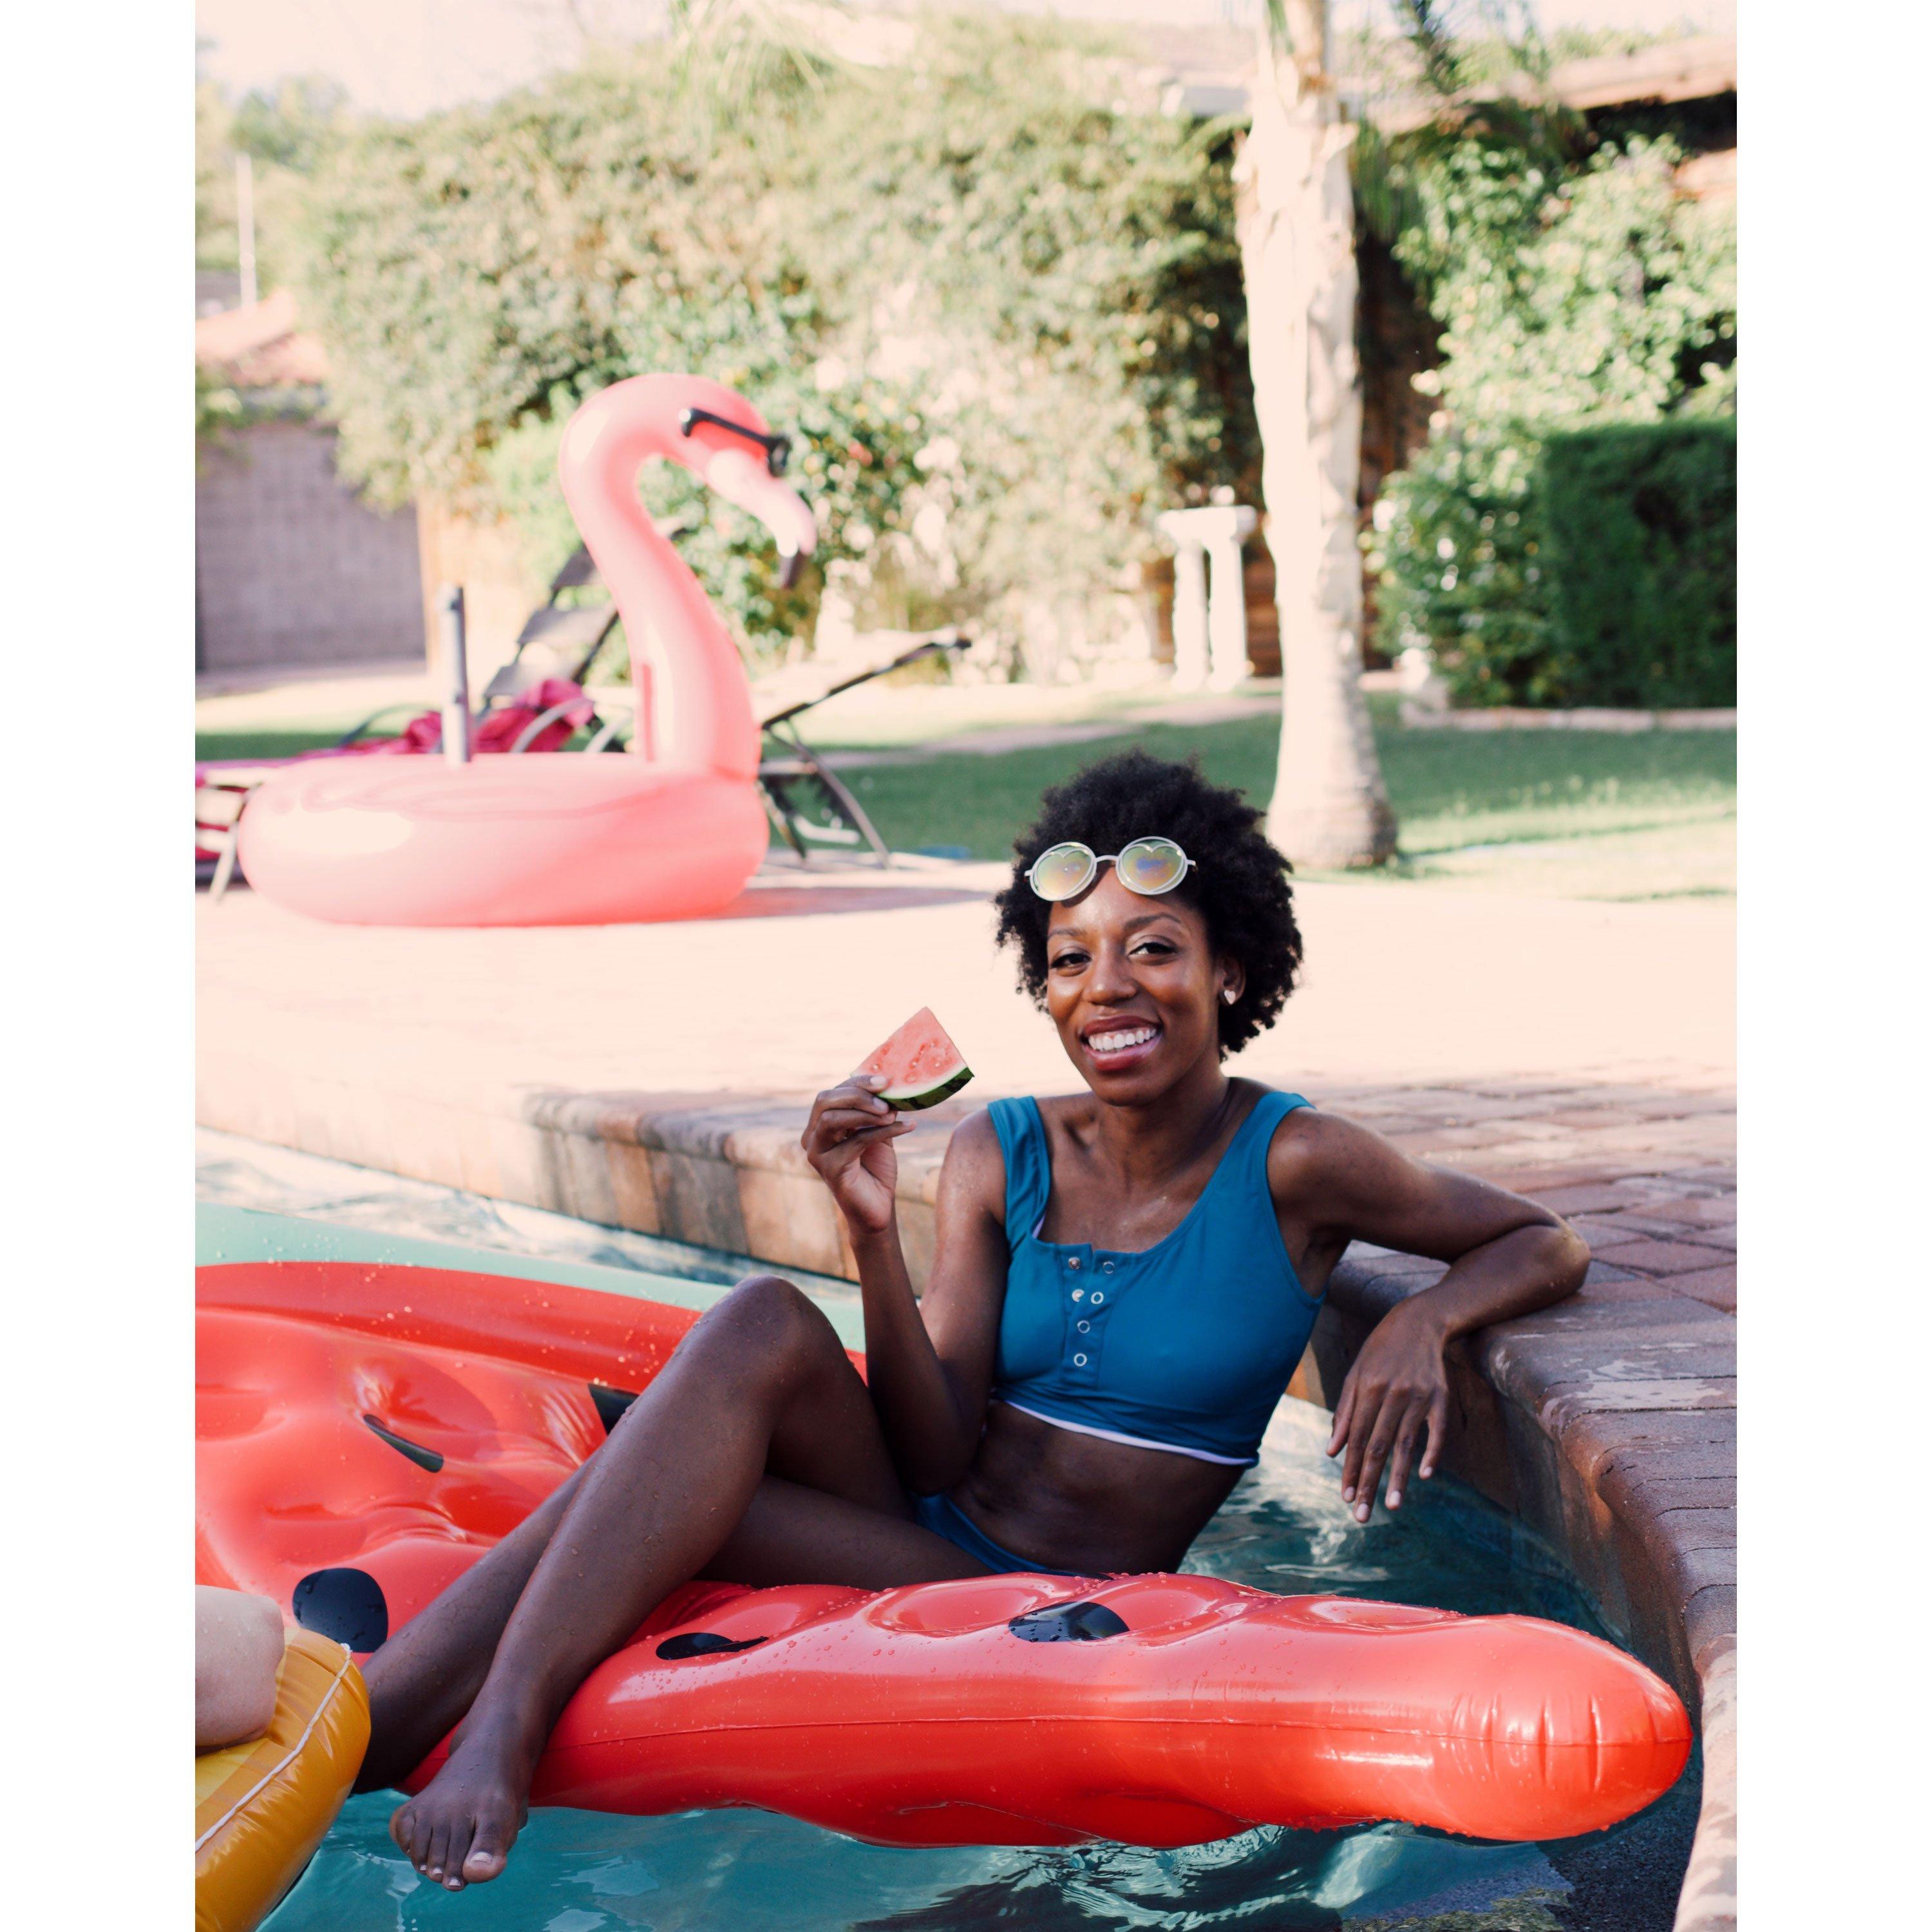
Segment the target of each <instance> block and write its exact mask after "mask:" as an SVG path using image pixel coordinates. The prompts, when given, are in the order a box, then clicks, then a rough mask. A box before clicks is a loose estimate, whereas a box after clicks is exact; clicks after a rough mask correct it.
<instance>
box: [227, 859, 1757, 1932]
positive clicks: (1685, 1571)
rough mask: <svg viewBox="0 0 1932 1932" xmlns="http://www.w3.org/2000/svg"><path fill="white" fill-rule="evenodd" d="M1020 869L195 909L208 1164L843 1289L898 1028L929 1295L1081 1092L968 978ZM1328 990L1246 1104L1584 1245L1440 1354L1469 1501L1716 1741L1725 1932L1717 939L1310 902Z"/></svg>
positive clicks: (1007, 976)
mask: <svg viewBox="0 0 1932 1932" xmlns="http://www.w3.org/2000/svg"><path fill="white" fill-rule="evenodd" d="M1003 878H1004V872H1003V870H1002V868H997V867H988V866H974V865H946V864H944V863H943V862H932V861H913V862H908V863H907V865H905V866H904V867H903V868H899V869H895V871H892V872H889V873H885V874H869V873H862V872H841V873H829V874H823V875H820V876H817V877H814V876H812V875H809V874H800V873H798V872H797V871H787V870H784V869H782V868H777V869H774V870H772V871H769V872H767V873H766V874H761V875H760V878H759V879H758V880H757V881H755V882H754V886H753V887H752V888H751V889H750V890H749V891H748V892H747V893H746V894H745V897H744V898H743V900H742V901H740V903H739V905H738V906H737V907H734V908H733V909H732V910H731V911H730V913H727V914H726V915H724V916H721V917H720V918H718V919H710V920H704V921H696V922H690V923H688V924H683V925H677V926H651V927H623V928H606V929H583V930H556V929H550V930H535V931H528V932H517V931H510V932H487V933H478V932H396V931H380V930H371V929H351V928H332V927H327V926H318V925H315V924H313V923H311V922H306V921H303V920H301V919H297V918H296V917H294V916H292V915H289V914H285V913H280V912H278V911H277V910H275V908H273V907H269V906H268V905H266V904H263V903H262V902H261V901H257V900H255V899H254V898H252V897H251V895H248V894H247V893H246V892H237V893H235V894H233V895H230V896H229V898H227V899H226V901H223V903H222V904H220V905H217V906H211V905H209V904H207V903H206V901H205V900H204V901H202V904H201V905H200V907H199V933H200V941H201V963H200V972H199V992H200V1016H199V1040H198V1045H197V1064H198V1074H199V1097H198V1108H197V1112H198V1118H199V1120H200V1121H201V1122H202V1124H203V1125H205V1126H208V1127H214V1128H218V1129H221V1130H225V1131H227V1132H229V1133H237V1134H242V1135H245V1136H250V1137H252V1138H254V1139H260V1140H266V1141H269V1142H274V1143H276V1144H278V1145H284V1146H288V1147H293V1148H301V1149H303V1150H305V1151H308V1152H311V1153H314V1154H325V1155H329V1156H332V1157H335V1158H336V1159H338V1160H348V1161H352V1162H355V1163H358V1164H359V1165H362V1166H372V1167H377V1168H380V1169H387V1170H389V1171H392V1172H397V1173H401V1174H405V1175H412V1176H415V1177H416V1178H420V1179H423V1180H426V1181H436V1182H438V1183H440V1184H444V1185H447V1186H450V1187H463V1188H466V1189H468V1190H471V1191H472V1192H475V1193H481V1194H484V1195H488V1196H493V1197H496V1198H498V1199H508V1200H513V1201H518V1202H525V1203H527V1204H529V1205H533V1206H538V1207H542V1208H553V1209H556V1210H558V1211H561V1212H563V1213H565V1214H572V1215H574V1216H577V1217H581V1218H584V1219H587V1220H593V1221H598V1222H602V1223H607V1224H609V1225H613V1226H623V1227H628V1228H631V1229H637V1230H639V1231H640V1232H645V1233H650V1234H660V1235H666V1236H670V1237H673V1238H676V1239H679V1240H682V1241H691V1242H696V1243H700V1244H703V1245H705V1246H706V1247H716V1248H722V1249H727V1250H732V1251H733V1252H736V1253H743V1254H749V1255H754V1256H758V1257H760V1259H764V1260H766V1261H768V1262H771V1263H772V1264H774V1265H778V1266H790V1267H794V1268H806V1269H810V1270H812V1271H814V1272H817V1273H820V1274H832V1275H838V1274H845V1275H849V1274H850V1272H851V1268H850V1255H849V1252H848V1251H847V1250H846V1249H845V1247H844V1243H843V1241H842V1236H841V1230H840V1229H839V1227H838V1221H837V1217H836V1215H835V1212H834V1211H833V1210H832V1206H831V1202H830V1200H829V1196H827V1195H826V1193H825V1191H824V1190H823V1187H820V1184H818V1183H817V1180H816V1179H815V1178H814V1177H813V1176H812V1175H811V1173H810V1172H809V1170H808V1169H807V1168H806V1166H805V1163H804V1160H803V1157H802V1154H800V1152H799V1148H798V1145H797V1139H798V1133H799V1126H800V1124H801V1122H802V1109H803V1103H804V1102H805V1100H806V1099H807V1098H808V1096H809V1095H810V1094H811V1093H812V1092H813V1091H816V1089H817V1088H819V1087H820V1086H822V1085H825V1084H826V1083H827V1082H829V1081H830V1080H832V1079H835V1078H836V1077H837V1076H838V1074H839V1073H841V1070H843V1069H844V1068H846V1067H850V1066H851V1065H853V1064H856V1061H858V1060H859V1058H861V1057H862V1055H863V1054H864V1053H865V1052H866V1051H867V1050H868V1049H870V1048H871V1046H874V1044H876V1043H877V1040H878V1039H879V1038H880V1037H883V1035H884V1034H886V1032H887V1031H889V1029H890V1028H892V1026H893V1025H895V1024H896V1023H897V1022H898V1020H900V1019H902V1018H903V1017H904V1015H905V1014H906V1013H907V1012H909V1011H910V1010H911V1009H912V1008H913V1007H916V1006H917V1005H919V1004H930V1005H932V1007H934V1008H935V1010H936V1011H937V1012H938V1013H939V1015H940V1016H941V1019H943V1020H944V1022H945V1023H946V1025H947V1027H948V1028H949V1029H950V1031H952V1032H953V1035H954V1037H956V1039H957V1040H959V1042H960V1043H961V1046H962V1049H963V1050H964V1051H965V1052H966V1054H967V1055H968V1058H969V1059H970V1060H971V1061H972V1063H973V1064H974V1067H975V1069H976V1072H977V1075H978V1078H977V1079H976V1081H975V1082H974V1085H973V1086H972V1088H971V1089H969V1090H968V1095H967V1096H965V1097H962V1098H961V1100H958V1101H956V1102H953V1103H949V1104H948V1106H946V1107H944V1108H942V1109H938V1110H935V1113H934V1114H933V1115H928V1116H926V1117H925V1118H923V1119H922V1121H921V1123H920V1125H919V1130H918V1131H917V1132H916V1133H914V1134H913V1135H911V1136H907V1139H905V1140H904V1141H903V1142H901V1144H900V1148H901V1205H902V1219H903V1222H904V1226H905V1229H906V1234H907V1247H908V1251H909V1253H908V1258H909V1259H910V1262H911V1264H912V1266H913V1271H914V1274H915V1276H916V1277H922V1275H923V1272H924V1270H925V1268H926V1265H927V1263H928V1262H929V1258H930V1250H931V1243H932V1197H933V1192H934V1187H935V1183H936V1180H937V1177H938V1166H939V1162H940V1160H941V1157H942V1155H943V1154H944V1147H945V1142H946V1139H947V1136H948V1134H949V1133H950V1127H951V1124H953V1122H954V1121H956V1120H957V1119H958V1118H959V1117H960V1116H961V1115H962V1114H964V1113H965V1112H968V1111H969V1110H970V1109H971V1106H977V1105H978V1104H980V1103H981V1102H983V1100H986V1099H988V1098H990V1097H992V1096H993V1095H995V1094H1000V1093H1021V1092H1028V1091H1035V1092H1038V1091H1064V1089H1065V1088H1067V1087H1068V1086H1070V1085H1071V1084H1072V1081H1071V1078H1070V1073H1069V1071H1068V1070H1067V1067H1066V1064H1065V1061H1064V1059H1063V1058H1061V1055H1060V1052H1059V1049H1058V1044H1057V1043H1056V1041H1055V1039H1054V1037H1053V1036H1052V1032H1051V1030H1050V1029H1049V1028H1048V1027H1047V1026H1046V1023H1045V1022H1043V1020H1042V1019H1040V1017H1039V1016H1037V1014H1036V1013H1034V1011H1033V1010H1032V1009H1031V1007H1028V1005H1027V1004H1025V1001H1023V1000H1022V999H1021V998H1020V997H1019V995H1018V994H1017V993H1016V991H1015V990H1014V988H1013V974H1012V970H1011V967H1010V964H1009V963H1008V962H1007V961H1005V960H1004V959H1000V958H999V957H998V956H996V955H995V954H994V953H992V949H991V947H990V945H989V935H990V932H991V925H992V916H991V911H990V908H989V906H988V904H987V902H986V901H987V895H988V894H989V892H990V890H991V889H992V887H993V886H995V884H997V883H999V882H1001V880H1002V879H1003ZM1298 902H1299V904H1300V906H1301V918H1302V922H1303V925H1304V930H1305V932H1306V934H1307V946H1308V953H1309V958H1310V967H1309V970H1308V974H1307V981H1306V984H1305V986H1304V988H1303V989H1301V991H1300V992H1298V993H1297V995H1295V998H1294V999H1293V1000H1292V1001H1290V1003H1289V1008H1288V1010H1287V1013H1286V1014H1285V1016H1283V1021H1282V1022H1281V1023H1280V1025H1278V1026H1277V1028H1276V1029H1275V1030H1274V1032H1273V1033H1272V1034H1269V1035H1268V1036H1266V1037H1265V1038H1264V1039H1263V1040H1262V1041H1260V1042H1258V1043H1256V1045H1255V1046H1253V1048H1251V1049H1250V1050H1249V1051H1248V1052H1247V1053H1246V1054H1244V1055H1242V1056H1241V1058H1240V1059H1239V1060H1238V1061H1236V1062H1235V1063H1232V1069H1233V1070H1235V1071H1238V1072H1240V1073H1246V1074H1249V1075H1250V1076H1253V1077H1254V1078H1256V1079H1262V1080H1265V1081H1267V1082H1270V1083H1271V1084H1273V1085H1280V1086H1287V1087H1292V1088H1298V1089H1299V1090H1300V1091H1303V1092H1305V1093H1307V1094H1308V1095H1309V1097H1310V1098H1311V1099H1313V1100H1315V1101H1316V1102H1317V1103H1318V1104H1319V1105H1322V1106H1326V1107H1329V1108H1331V1109H1335V1110H1337V1111H1339V1112H1345V1113H1348V1114H1350V1115H1353V1116H1355V1117H1356V1118H1359V1119H1361V1120H1363V1121H1366V1122H1367V1123H1368V1124H1370V1125H1372V1126H1373V1127H1376V1128H1377V1129H1378V1130H1379V1131H1381V1132H1382V1133H1385V1134H1386V1135H1387V1136H1388V1137H1389V1138H1390V1139H1391V1140H1393V1141H1394V1142H1395V1143H1396V1144H1397V1145H1398V1146H1400V1147H1403V1148H1406V1149H1407V1150H1409V1151H1412V1152H1413V1153H1415V1154H1418V1155H1421V1156H1423V1157H1426V1158H1427V1159H1429V1160H1436V1161H1440V1162H1443V1163H1447V1164H1449V1165H1451V1166H1461V1167H1465V1168H1467V1169H1470V1170H1471V1171H1472V1172H1478V1173H1481V1174H1484V1175H1487V1176H1488V1177H1489V1178H1491V1179H1493V1180H1495V1181H1499V1182H1501V1183H1502V1184H1504V1185H1505V1186H1508V1187H1513V1188H1516V1189H1517V1190H1520V1191H1521V1192H1523V1193H1526V1194H1529V1195H1531V1196H1533V1197H1535V1199H1539V1200H1541V1201H1544V1202H1547V1204H1548V1205H1550V1206H1551V1207H1553V1208H1556V1210H1558V1211H1559V1212H1561V1213H1562V1214H1565V1215H1567V1216H1568V1217H1571V1220H1573V1222H1574V1225H1575V1226H1577V1228H1578V1229H1579V1230H1580V1232H1582V1233H1583V1234H1584V1235H1586V1238H1588V1239H1589V1241H1590V1242H1591V1244H1592V1248H1593V1249H1594V1250H1595V1256H1596V1259H1595V1263H1594V1265H1593V1266H1592V1270H1591V1273H1590V1279H1589V1283H1588V1284H1587V1286H1586V1288H1585V1289H1584V1290H1583V1292H1582V1294H1580V1295H1579V1296H1577V1298H1575V1299H1574V1301H1571V1302H1568V1303H1566V1304H1563V1305H1562V1307H1559V1308H1556V1309H1552V1310H1547V1311H1545V1312H1544V1313H1543V1314H1541V1315H1538V1316H1533V1317H1530V1318H1529V1319H1526V1320H1523V1321H1521V1322H1511V1323H1508V1324H1505V1325H1502V1326H1501V1327H1499V1328H1496V1329H1493V1330H1490V1331H1487V1332H1486V1333H1485V1334H1483V1335H1482V1336H1481V1337H1478V1338H1476V1339H1475V1340H1474V1341H1473V1342H1472V1343H1469V1345H1467V1346H1465V1347H1463V1348H1462V1349H1459V1351H1458V1359H1457V1362H1456V1364H1455V1371H1456V1394H1457V1406H1458V1409H1459V1415H1458V1417H1457V1423H1458V1425H1459V1426H1458V1427H1457V1430H1456V1433H1455V1438H1454V1449H1453V1451H1452V1454H1451V1458H1450V1466H1451V1468H1452V1469H1454V1470H1455V1472H1457V1474H1458V1475H1461V1476H1463V1478H1465V1479H1466V1480H1468V1481H1471V1482H1472V1483H1474V1484H1475V1485H1476V1486H1477V1487H1480V1488H1481V1489H1482V1490H1484V1491H1485V1493H1487V1494H1489V1495H1490V1496H1492V1497H1493V1498H1494V1499H1496V1500H1497V1501H1498V1502H1501V1503H1502V1504H1503V1505H1505V1506H1506V1507H1508V1508H1511V1509H1512V1510H1514V1511H1517V1513H1518V1514H1520V1515H1521V1516H1522V1517H1523V1518H1524V1519H1525V1520H1526V1521H1527V1522H1529V1523H1530V1524H1531V1525H1532V1526H1533V1527H1535V1529H1537V1530H1538V1531H1539V1532H1541V1533H1542V1534H1544V1535H1546V1536H1547V1537H1548V1538H1550V1539H1551V1541H1553V1542H1554V1543H1555V1544H1556V1545H1557V1546H1558V1547H1559V1548H1561V1549H1562V1550H1564V1551H1565V1553H1566V1554H1567V1555H1568V1559H1569V1560H1570V1561H1571V1563H1572V1565H1574V1568H1575V1569H1576V1571H1577V1574H1578V1575H1579V1576H1580V1577H1581V1578H1582V1580H1583V1582H1584V1583H1586V1586H1588V1587H1589V1589H1590V1590H1591V1591H1592V1593H1593V1594H1594V1595H1595V1598H1596V1599H1597V1601H1598V1604H1600V1605H1601V1608H1602V1610H1603V1612H1604V1615H1605V1616H1606V1617H1607V1619H1608V1620H1609V1621H1610V1622H1611V1623H1612V1624H1613V1625H1614V1626H1615V1627H1616V1628H1618V1629H1619V1631H1621V1632H1622V1634H1624V1636H1625V1637H1626V1638H1627V1640H1628V1642H1629V1643H1630V1644H1631V1646H1632V1648H1633V1649H1635V1650H1636V1651H1637V1652H1638V1654H1639V1655H1642V1656H1643V1657H1644V1658H1646V1659H1647V1660H1648V1661H1650V1662H1651V1663H1652V1664H1654V1665H1655V1667H1657V1668H1658V1669H1659V1670H1661V1671H1663V1672H1664V1673H1665V1674H1666V1675H1667V1676H1669V1677H1670V1679H1671V1680H1672V1681H1673V1682H1675V1683H1676V1685H1677V1686H1678V1688H1679V1690H1680V1691H1682V1694H1684V1695H1685V1697H1686V1698H1687V1700H1689V1701H1690V1703H1691V1706H1692V1708H1693V1709H1694V1711H1700V1712H1701V1716H1702V1728H1703V1748H1704V1754H1705V1784H1704V1797H1703V1814H1702V1817H1701V1820H1700V1828H1699V1833H1698V1839H1697V1846H1696V1849H1695V1851H1694V1854H1693V1857H1692V1859H1691V1869H1690V1871H1689V1873H1688V1876H1687V1878H1686V1880H1685V1890H1684V1895H1683V1900H1682V1906H1681V1907H1680V1911H1679V1918H1678V1924H1679V1927H1680V1928H1685V1932H1689V1928H1696V1932H1711V1929H1712V1928H1716V1927H1720V1926H1723V1925H1726V1924H1730V1923H1732V1922H1733V1921H1734V1919H1735V1912H1736V1904H1735V1897H1734V1894H1735V1840H1736V1818H1735V1775H1734V1759H1733V1743H1734V1735H1735V1717H1734V1696H1735V1631H1736V1430H1735V1418H1736V1306H1737V1285H1736V1241H1737V1236H1736V1170H1735V1167H1734V1165H1733V1162H1734V1151H1733V1150H1734V1143H1735V1121H1734V1103H1733V1094H1732V1088H1733V1073H1732V1041H1731V1027H1732V1019H1731V1004H1732V991H1733V952H1732V920H1731V915H1730V910H1729V909H1728V907H1715V906H1709V905H1703V904H1696V903H1661V904H1636V905H1616V904H1599V903H1589V904H1585V903H1581V902H1575V901H1559V900H1549V899H1540V898H1538V899H1532V898H1512V897H1510V896H1508V895H1503V894H1501V893H1478V892H1457V891H1451V890H1443V889H1431V888H1427V887H1419V886H1406V885H1385V884H1379V883H1369V882H1362V883H1335V884H1307V885H1304V886H1301V888H1300V889H1299V891H1298ZM1439 1272H1440V1270H1439V1267H1438V1266H1437V1265H1436V1264H1433V1263H1430V1262H1424V1261H1420V1260H1418V1259H1415V1258H1413V1257H1409V1256H1399V1255H1391V1254H1387V1253H1382V1252H1379V1251H1377V1250H1364V1249H1363V1248H1361V1247H1359V1246H1358V1247H1357V1248H1356V1249H1355V1250H1352V1252H1351V1253H1350V1255H1349V1257H1348V1259H1346V1261H1345V1262H1344V1263H1343V1267H1342V1268H1341V1269H1340V1271H1338V1274H1337V1277H1336V1280H1335V1281H1334V1285H1333V1288H1332V1290H1331V1295H1330V1298H1329V1301H1328V1306H1327V1307H1326V1309H1325V1312H1324V1314H1323V1316H1322V1321H1321V1323H1320V1325H1319V1326H1318V1328H1317V1330H1316V1339H1315V1343H1314V1346H1313V1348H1312V1349H1311V1350H1310V1355H1309V1357H1308V1358H1307V1360H1305V1361H1304V1364H1303V1365H1302V1367H1301V1370H1300V1371H1299V1372H1298V1376H1297V1378H1296V1381H1295V1385H1294V1392H1295V1393H1296V1394H1298V1395H1301V1396H1303V1397H1306V1398H1307V1399H1308V1400H1313V1401H1316V1402H1322V1401H1325V1399H1326V1398H1327V1397H1328V1396H1329V1395H1330V1394H1331V1393H1332V1392H1333V1391H1334V1390H1335V1389H1336V1388H1337V1387H1338V1386H1339V1383H1340V1377H1341V1376H1342V1375H1343V1373H1345V1372H1346V1367H1347V1364H1348V1363H1349V1361H1350V1360H1351V1359H1352V1356H1353V1354H1354V1352H1355V1349H1356V1348H1357V1347H1358V1346H1359V1344H1360V1342H1361V1338H1362V1337H1363V1336H1364V1334H1366V1333H1367V1330H1368V1328H1369V1327H1370V1325H1372V1324H1373V1322H1374V1321H1375V1320H1376V1319H1377V1317H1378V1316H1379V1314H1380V1313H1382V1311H1383V1310H1385V1308H1386V1307H1388V1305H1389V1304H1391V1302H1392V1301H1394V1300H1396V1299H1397V1298H1400V1297H1401V1296H1403V1295H1407V1294H1412V1293H1414V1292H1417V1291H1418V1289H1421V1288H1422V1287H1424V1286H1427V1284H1428V1283H1430V1281H1432V1280H1434V1279H1435V1278H1436V1276H1437V1275H1438V1274H1439Z"/></svg>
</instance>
